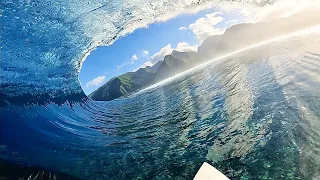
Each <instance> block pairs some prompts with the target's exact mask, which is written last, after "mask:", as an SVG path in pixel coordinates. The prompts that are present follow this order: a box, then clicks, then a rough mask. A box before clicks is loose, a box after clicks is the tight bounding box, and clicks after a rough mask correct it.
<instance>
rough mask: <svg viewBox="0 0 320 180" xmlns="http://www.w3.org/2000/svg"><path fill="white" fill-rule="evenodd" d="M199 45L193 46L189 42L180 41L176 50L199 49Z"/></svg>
mask: <svg viewBox="0 0 320 180" xmlns="http://www.w3.org/2000/svg"><path fill="white" fill-rule="evenodd" d="M197 49H198V46H197V45H195V46H191V45H189V44H188V43H187V42H179V43H178V44H177V47H176V50H177V51H180V52H189V51H197Z"/></svg>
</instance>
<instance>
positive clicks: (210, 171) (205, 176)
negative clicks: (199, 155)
mask: <svg viewBox="0 0 320 180" xmlns="http://www.w3.org/2000/svg"><path fill="white" fill-rule="evenodd" d="M193 179H194V180H230V179H229V178H227V176H225V175H224V174H222V173H221V172H220V171H218V170H217V169H216V168H214V167H213V166H211V165H210V164H208V163H206V162H204V163H203V164H202V166H201V167H200V169H199V171H198V172H197V174H196V176H195V177H194V178H193Z"/></svg>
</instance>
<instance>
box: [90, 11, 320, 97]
mask: <svg viewBox="0 0 320 180" xmlns="http://www.w3.org/2000/svg"><path fill="white" fill-rule="evenodd" d="M308 12H313V13H305V12H299V13H297V14H294V15H292V16H290V17H289V18H282V19H278V20H274V21H269V22H261V23H256V24H252V23H244V24H238V25H234V26H232V27H230V28H228V29H227V30H226V32H225V33H224V34H223V35H219V36H210V37H208V38H207V39H205V40H204V41H203V43H202V45H201V46H199V47H198V51H197V52H179V51H175V50H174V51H173V52H172V53H171V54H170V55H167V56H165V58H164V60H163V61H158V62H157V63H156V64H155V65H154V66H152V67H146V68H141V69H139V70H138V71H136V72H128V73H125V74H123V75H121V76H118V77H115V78H112V79H111V80H109V81H108V82H107V83H106V84H104V85H103V86H101V87H100V88H99V89H97V90H95V91H94V92H92V93H91V94H90V95H89V97H90V98H91V99H93V100H99V101H108V100H113V99H117V98H121V97H125V96H128V95H130V94H132V93H134V92H137V91H139V90H141V89H142V88H145V87H147V86H150V85H152V84H154V83H156V82H159V81H161V80H163V79H166V78H168V77H171V76H173V75H175V74H177V73H180V72H182V71H185V70H187V69H189V68H191V67H194V66H196V65H198V64H201V63H202V62H205V61H207V60H211V59H212V58H215V57H218V56H221V55H224V54H227V53H230V52H233V51H235V50H238V49H241V48H243V47H247V46H250V45H253V44H257V43H259V42H263V41H266V40H269V39H272V38H275V37H280V36H283V35H286V34H289V33H293V32H296V31H298V30H302V29H306V28H308V27H312V26H315V25H318V24H319V23H318V22H320V15H319V13H317V11H316V10H314V9H309V10H308Z"/></svg>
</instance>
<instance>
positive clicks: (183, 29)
mask: <svg viewBox="0 0 320 180" xmlns="http://www.w3.org/2000/svg"><path fill="white" fill-rule="evenodd" d="M179 30H180V31H185V30H187V28H186V27H180V28H179Z"/></svg>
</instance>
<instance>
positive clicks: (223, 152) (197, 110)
mask: <svg viewBox="0 0 320 180" xmlns="http://www.w3.org/2000/svg"><path fill="white" fill-rule="evenodd" d="M319 47H320V35H319V33H306V34H304V35H299V36H295V37H291V38H287V39H284V40H278V41H275V42H271V43H269V44H265V45H262V46H260V47H255V48H252V49H249V50H246V51H243V52H239V53H236V54H233V55H230V56H228V57H225V58H223V59H219V60H215V61H212V62H211V63H207V64H206V65H203V66H199V67H196V68H194V69H192V70H190V71H188V72H186V73H183V74H179V75H178V76H176V77H173V78H170V79H169V80H165V81H163V82H161V83H159V84H157V85H154V86H153V87H151V88H147V89H145V90H143V91H141V92H138V93H136V94H134V95H132V96H130V97H128V98H125V99H121V100H114V101H110V102H95V101H92V100H90V99H87V98H86V97H85V96H83V95H81V94H80V95H78V94H77V93H75V94H76V95H71V96H70V95H68V96H65V97H59V98H51V100H50V101H41V99H46V98H45V97H47V96H49V95H47V96H45V97H41V95H39V94H37V96H38V97H36V98H34V99H32V98H31V100H30V95H26V96H25V97H24V96H19V98H16V99H13V98H11V99H10V98H7V99H5V101H4V102H3V104H2V105H1V107H0V113H1V136H0V137H1V141H0V142H1V147H0V150H1V154H0V157H1V159H2V161H10V162H13V163H18V164H20V165H37V166H36V167H35V168H34V169H33V171H35V172H37V171H39V172H41V171H42V170H41V169H45V172H47V173H48V172H53V173H58V172H61V173H64V174H67V175H70V176H71V177H72V178H81V179H139V178H140V179H192V177H193V176H194V175H195V174H196V172H197V170H198V169H199V167H200V166H201V164H202V163H203V162H208V163H210V164H211V165H213V166H215V167H216V168H217V169H219V170H220V171H221V172H223V173H224V174H226V175H227V176H228V177H229V178H231V179H319V178H320V174H319V172H320V151H319V149H320V143H319V142H320V71H319V68H320V49H319ZM11 88H12V87H11ZM26 88H27V87H26ZM32 100H34V101H32ZM35 102H36V103H35ZM6 168H8V169H7V170H6ZM26 168H27V167H25V166H19V167H17V168H14V169H13V170H12V169H9V167H4V168H1V170H0V172H1V173H0V174H1V175H3V176H4V175H6V173H7V172H6V171H8V170H10V171H15V174H16V176H18V175H19V173H20V174H21V175H23V173H24V169H26ZM36 174H37V173H35V174H33V176H35V175H36ZM57 176H58V175H57ZM0 177H1V176H0ZM61 179H63V177H62V178H61Z"/></svg>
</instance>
